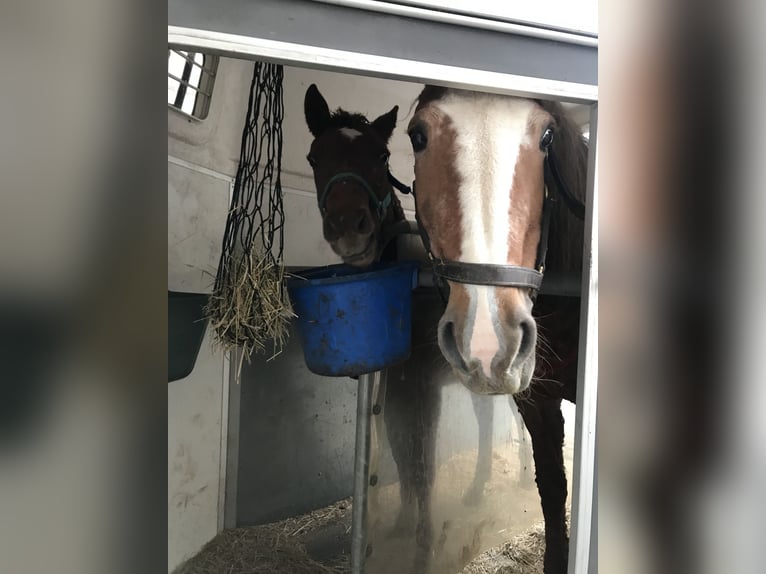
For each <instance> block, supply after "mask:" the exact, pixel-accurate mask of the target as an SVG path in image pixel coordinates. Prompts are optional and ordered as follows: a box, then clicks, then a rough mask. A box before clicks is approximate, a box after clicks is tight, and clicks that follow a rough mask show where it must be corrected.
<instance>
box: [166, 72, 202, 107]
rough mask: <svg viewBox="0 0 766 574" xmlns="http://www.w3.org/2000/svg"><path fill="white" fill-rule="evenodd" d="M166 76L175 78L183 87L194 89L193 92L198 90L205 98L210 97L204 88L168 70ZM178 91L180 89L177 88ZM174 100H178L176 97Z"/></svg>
mask: <svg viewBox="0 0 766 574" xmlns="http://www.w3.org/2000/svg"><path fill="white" fill-rule="evenodd" d="M185 71H186V69H184V72H185ZM168 78H170V79H171V80H175V81H176V82H178V83H179V84H181V85H182V86H183V87H184V88H190V89H192V90H194V91H195V92H199V93H200V94H202V95H203V96H205V97H207V98H209V97H211V94H210V93H209V92H206V91H205V90H203V89H201V88H199V87H197V86H195V85H194V84H191V83H189V82H188V81H186V80H184V79H182V78H179V77H178V76H175V75H173V74H171V73H170V72H168ZM184 91H185V90H184ZM179 92H180V90H179ZM176 101H178V99H177V98H176ZM181 101H182V102H183V98H182V99H181ZM173 105H174V106H176V107H181V106H180V104H173Z"/></svg>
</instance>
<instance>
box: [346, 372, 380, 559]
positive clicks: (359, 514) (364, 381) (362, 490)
mask: <svg viewBox="0 0 766 574" xmlns="http://www.w3.org/2000/svg"><path fill="white" fill-rule="evenodd" d="M379 383H380V371H377V372H375V373H365V374H364V375H361V376H360V377H359V386H358V390H357V398H356V446H355V449H354V505H353V509H352V522H351V572H352V574H362V573H363V572H364V563H365V560H366V558H367V487H368V483H367V481H368V480H369V479H368V476H369V468H370V425H371V422H372V389H373V387H374V386H375V385H376V384H379Z"/></svg>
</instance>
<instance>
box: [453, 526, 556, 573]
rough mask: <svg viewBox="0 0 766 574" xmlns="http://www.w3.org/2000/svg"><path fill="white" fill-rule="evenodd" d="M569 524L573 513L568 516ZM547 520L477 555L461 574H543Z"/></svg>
mask: <svg viewBox="0 0 766 574" xmlns="http://www.w3.org/2000/svg"><path fill="white" fill-rule="evenodd" d="M566 524H567V528H568V527H569V512H567V516H566ZM544 556H545V522H538V523H537V524H535V525H534V526H533V527H532V528H530V529H529V530H527V531H526V532H524V533H522V534H519V535H518V536H515V537H513V538H511V539H510V540H509V541H508V542H506V543H504V544H503V545H501V546H498V547H495V548H490V549H489V550H487V551H486V552H484V553H483V554H481V555H480V556H477V557H476V558H474V559H473V560H472V561H471V562H470V563H469V564H468V565H467V566H466V567H465V568H464V569H463V571H462V572H461V573H460V574H543V558H544Z"/></svg>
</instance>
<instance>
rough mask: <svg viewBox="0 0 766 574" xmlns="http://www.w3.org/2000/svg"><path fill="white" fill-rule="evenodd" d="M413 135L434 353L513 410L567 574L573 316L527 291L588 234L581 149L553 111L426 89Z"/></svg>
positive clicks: (556, 563)
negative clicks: (429, 262)
mask: <svg viewBox="0 0 766 574" xmlns="http://www.w3.org/2000/svg"><path fill="white" fill-rule="evenodd" d="M408 133H409V136H410V140H411V142H412V146H413V150H414V153H415V177H416V184H417V187H416V197H415V201H416V209H417V213H418V219H419V222H420V224H421V226H422V230H423V232H424V237H425V238H426V241H427V242H428V243H429V244H430V245H429V246H428V247H429V249H430V252H431V254H432V256H433V258H434V262H435V272H436V273H437V274H441V275H442V276H443V277H444V278H445V280H446V282H447V283H448V285H449V300H448V303H447V307H446V310H445V311H444V314H443V315H442V317H441V319H440V321H439V347H440V348H441V351H442V353H443V354H444V356H445V358H446V359H447V360H448V361H449V363H450V364H451V365H452V367H453V369H454V370H455V372H456V373H458V374H459V376H460V378H461V380H462V381H463V383H464V384H465V385H466V386H467V387H468V388H469V389H471V390H473V391H475V392H478V393H486V394H498V393H510V394H515V395H517V396H519V397H521V400H519V401H518V405H519V410H520V411H521V413H522V416H523V417H524V422H525V423H526V425H527V428H528V429H529V431H530V434H531V436H532V444H533V449H534V457H535V470H536V477H537V478H536V479H537V484H538V489H539V492H540V496H541V499H542V506H543V514H544V516H545V539H546V550H545V572H546V573H547V574H553V573H563V572H566V569H567V553H568V536H567V531H566V524H565V503H566V495H567V485H566V477H565V474H564V465H563V457H562V452H561V449H562V444H563V438H564V429H563V418H562V415H561V399H562V398H566V399H568V400H570V401H572V402H574V399H575V390H576V375H577V372H576V371H577V361H576V358H577V348H578V334H579V326H578V325H579V302H578V300H577V299H576V298H566V297H551V296H545V295H541V296H540V297H539V298H537V299H536V300H535V298H534V297H535V294H536V289H535V288H534V287H532V288H530V286H529V285H528V284H526V277H539V278H541V275H539V274H540V273H541V272H542V271H543V266H544V269H545V270H546V271H556V272H561V273H577V272H579V271H581V268H582V246H583V223H582V220H581V219H579V218H578V217H577V215H576V213H575V212H576V211H577V205H575V206H573V205H572V203H573V202H574V203H575V204H579V207H580V208H581V207H582V203H581V202H582V200H583V198H584V195H585V181H586V170H587V144H586V142H585V140H584V138H583V137H582V135H581V132H580V131H579V129H578V128H577V126H576V125H575V124H574V123H573V122H571V121H570V120H569V119H568V118H567V117H566V115H565V113H564V111H563V108H562V107H561V106H560V105H559V104H555V103H551V102H545V101H534V100H529V99H520V98H511V97H506V96H498V95H490V94H480V93H475V92H467V91H461V90H451V89H446V88H439V87H434V86H426V87H425V89H424V90H423V91H422V92H421V94H420V96H419V98H418V105H417V107H416V110H415V113H414V115H413V118H412V120H411V121H410V124H409V127H408ZM551 162H552V163H553V165H551ZM550 173H554V174H555V179H554V180H553V181H551V176H550ZM556 187H558V188H560V189H552V188H556ZM559 195H561V197H558V196H559ZM548 198H550V201H549V200H548ZM564 200H566V201H564ZM544 205H545V210H548V215H547V216H546V217H544V215H543V213H544ZM546 226H548V229H547V230H546ZM541 245H542V247H543V249H542V250H541V249H540V247H541ZM546 247H547V255H546V253H545V248H546ZM465 264H468V265H465ZM508 266H515V267H516V268H517V269H518V268H522V273H526V277H525V278H524V279H523V280H520V281H518V282H519V283H520V284H519V285H515V286H509V285H508V283H513V282H514V281H503V279H507V278H508V277H507V273H506V272H505V271H504V269H507V268H508ZM536 267H537V269H536V270H535V269H534V268H536ZM440 269H441V270H443V271H444V272H443V273H440ZM498 270H499V271H498ZM525 270H526V271H525ZM529 270H533V272H532V273H531V274H530V273H528V271H529ZM504 274H506V275H504ZM513 279H514V280H518V279H519V275H518V273H517V274H516V275H514V276H513ZM538 333H544V334H545V339H547V342H548V344H547V345H541V344H539V339H538ZM525 399H526V400H525Z"/></svg>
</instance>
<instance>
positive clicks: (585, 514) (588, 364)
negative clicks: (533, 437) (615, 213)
mask: <svg viewBox="0 0 766 574" xmlns="http://www.w3.org/2000/svg"><path fill="white" fill-rule="evenodd" d="M597 124H598V104H594V105H593V107H592V108H591V120H590V153H589V158H588V188H587V197H586V202H585V245H584V250H585V253H584V257H583V270H582V292H583V297H582V301H581V305H580V349H579V353H578V355H579V360H578V365H577V410H576V415H575V449H574V468H573V472H572V478H573V480H572V529H571V530H572V536H571V541H570V543H569V568H568V571H569V573H570V574H587V572H588V571H589V568H590V563H591V562H592V561H593V562H595V560H596V556H595V549H592V548H591V541H592V537H591V530H592V528H593V527H594V523H595V521H594V519H593V517H594V515H595V512H596V505H595V489H594V485H595V471H596V404H597V398H598V216H597V214H598V137H597V134H596V131H597ZM592 551H593V554H591V552H592Z"/></svg>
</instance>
